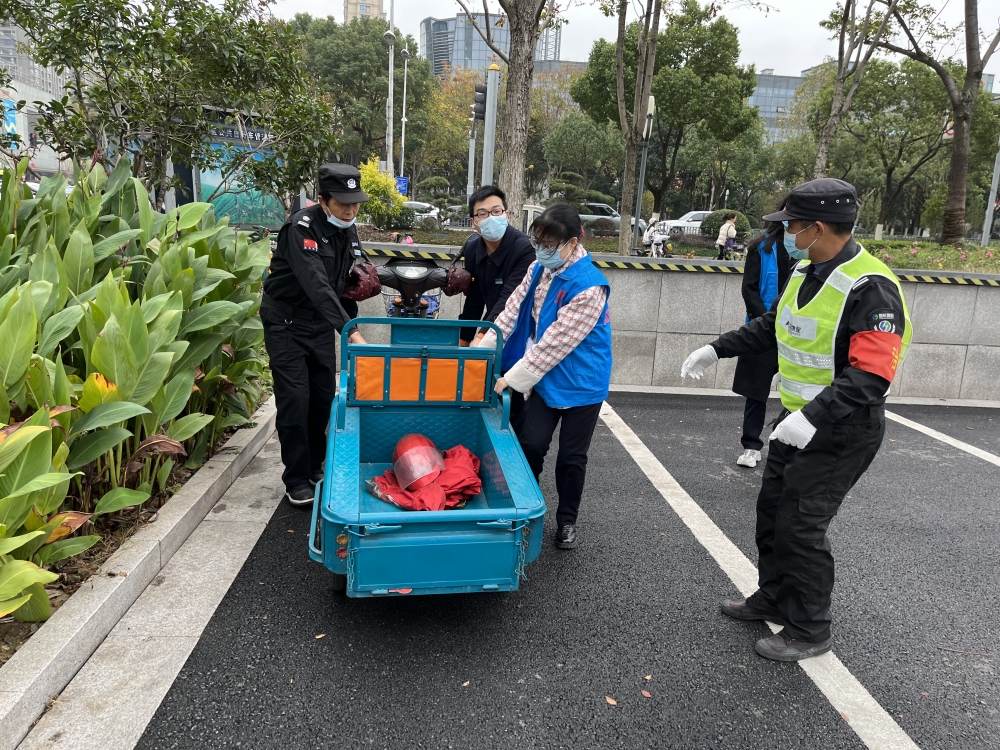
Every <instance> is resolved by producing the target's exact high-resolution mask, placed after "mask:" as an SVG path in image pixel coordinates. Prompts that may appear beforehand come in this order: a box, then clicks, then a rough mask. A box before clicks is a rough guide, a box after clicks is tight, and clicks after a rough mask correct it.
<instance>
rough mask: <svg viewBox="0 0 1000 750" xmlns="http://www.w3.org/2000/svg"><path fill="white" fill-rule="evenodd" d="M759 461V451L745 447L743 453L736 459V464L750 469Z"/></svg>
mask: <svg viewBox="0 0 1000 750" xmlns="http://www.w3.org/2000/svg"><path fill="white" fill-rule="evenodd" d="M759 461H760V451H755V450H753V449H752V448H747V449H746V450H745V451H743V455H742V456H740V457H739V458H737V459H736V465H737V466H746V467H748V468H750V469H752V468H754V467H755V466H756V465H757V463H758V462H759Z"/></svg>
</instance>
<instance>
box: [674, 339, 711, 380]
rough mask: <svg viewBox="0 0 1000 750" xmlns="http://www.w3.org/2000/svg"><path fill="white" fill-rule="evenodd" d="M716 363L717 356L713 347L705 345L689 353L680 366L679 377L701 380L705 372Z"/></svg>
mask: <svg viewBox="0 0 1000 750" xmlns="http://www.w3.org/2000/svg"><path fill="white" fill-rule="evenodd" d="M718 361H719V355H718V354H716V353H715V347H713V346H712V345H711V344H705V346H703V347H701V349H695V350H694V351H693V352H691V353H690V354H689V355H688V358H687V359H685V360H684V364H683V365H681V377H682V378H694V379H695V380H701V377H702V375H704V374H705V370H707V369H708V368H709V367H711V366H712V365H714V364H715V363H716V362H718Z"/></svg>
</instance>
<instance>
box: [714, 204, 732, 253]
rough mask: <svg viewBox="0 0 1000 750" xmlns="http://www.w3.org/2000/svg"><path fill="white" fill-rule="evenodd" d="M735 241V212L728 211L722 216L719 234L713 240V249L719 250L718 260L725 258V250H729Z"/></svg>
mask: <svg viewBox="0 0 1000 750" xmlns="http://www.w3.org/2000/svg"><path fill="white" fill-rule="evenodd" d="M735 242H736V214H735V213H734V212H730V213H728V214H726V215H725V216H723V217H722V226H721V227H719V236H718V237H717V238H716V240H715V249H716V250H718V251H719V257H718V260H725V259H726V251H727V250H731V249H732V247H733V244H734V243H735Z"/></svg>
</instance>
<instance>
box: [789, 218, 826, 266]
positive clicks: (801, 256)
mask: <svg viewBox="0 0 1000 750" xmlns="http://www.w3.org/2000/svg"><path fill="white" fill-rule="evenodd" d="M781 223H782V224H784V225H785V237H784V243H785V252H786V253H788V256H789V257H790V258H795V260H807V259H808V258H809V248H810V247H812V246H813V245H815V244H816V240H818V239H819V237H817V238H816V240H813V241H812V242H810V243H809V247H807V248H805V249H804V250H799V248H798V247H797V246H796V245H795V238H796V237H798V236H799V235H800V234H802V233H803V232H804V231H806V229H808V228H809V227H811V226H812V224H810V225H809V227H805V229H800V230H799V231H797V232H789V231H788V222H787V221H783V222H781Z"/></svg>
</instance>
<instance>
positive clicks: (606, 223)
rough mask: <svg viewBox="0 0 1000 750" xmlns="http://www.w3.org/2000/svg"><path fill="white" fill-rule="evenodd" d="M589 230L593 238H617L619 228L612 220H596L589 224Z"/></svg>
mask: <svg viewBox="0 0 1000 750" xmlns="http://www.w3.org/2000/svg"><path fill="white" fill-rule="evenodd" d="M587 229H588V230H589V231H590V234H591V235H592V236H593V237H615V236H617V234H618V227H616V226H615V223H614V222H613V221H612V220H611V219H603V218H602V219H594V220H593V221H591V222H588V223H587Z"/></svg>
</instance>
